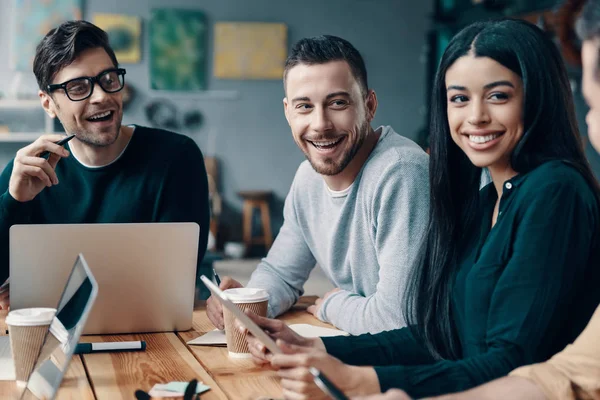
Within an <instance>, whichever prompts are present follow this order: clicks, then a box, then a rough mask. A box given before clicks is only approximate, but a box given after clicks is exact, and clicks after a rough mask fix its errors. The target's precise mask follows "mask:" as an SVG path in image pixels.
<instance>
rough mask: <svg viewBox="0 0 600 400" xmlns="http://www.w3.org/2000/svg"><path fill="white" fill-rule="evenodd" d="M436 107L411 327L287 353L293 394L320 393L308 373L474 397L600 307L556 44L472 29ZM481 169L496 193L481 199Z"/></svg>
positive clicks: (582, 172) (559, 345)
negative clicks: (427, 210)
mask: <svg viewBox="0 0 600 400" xmlns="http://www.w3.org/2000/svg"><path fill="white" fill-rule="evenodd" d="M431 110H432V115H431V118H432V119H431V127H432V130H431V136H430V137H431V157H430V175H429V179H430V185H431V208H430V223H429V226H428V230H427V238H426V241H425V244H424V246H423V248H422V252H421V261H422V265H421V267H420V268H415V269H414V270H413V272H412V276H411V279H410V282H409V286H408V290H407V294H406V302H405V306H406V310H405V312H406V315H407V316H408V322H409V324H408V327H407V328H402V329H397V330H392V331H387V332H382V333H379V334H375V335H362V336H354V337H343V338H340V337H337V338H321V340H319V341H315V342H311V343H308V344H307V343H303V342H302V341H297V342H296V343H293V344H294V345H295V347H283V348H282V349H283V350H284V351H283V353H284V354H277V355H274V356H273V357H272V358H270V362H271V364H273V365H275V366H278V367H280V368H281V371H280V372H279V375H280V376H281V377H282V378H283V379H282V385H283V387H284V388H286V389H287V390H288V391H292V392H300V393H302V394H303V395H305V396H306V395H307V394H310V393H312V392H311V391H312V390H313V389H314V385H312V384H311V383H307V382H308V381H307V379H306V377H309V374H308V373H307V371H306V369H307V367H311V366H314V367H316V368H317V369H319V370H320V371H322V372H323V373H324V374H325V375H326V376H327V377H328V378H329V379H331V380H332V381H333V383H334V384H336V385H338V386H339V387H340V388H341V389H342V390H344V391H345V392H346V394H348V395H359V394H368V393H374V392H378V391H385V390H387V389H389V388H401V389H404V390H405V391H406V392H408V394H409V395H411V396H414V397H418V398H420V397H424V396H429V395H437V394H442V393H448V392H456V391H459V390H464V389H468V388H471V387H473V386H476V385H479V384H482V383H484V382H487V381H489V380H492V379H495V378H497V377H500V376H503V375H506V374H508V373H509V372H510V371H511V370H512V369H514V368H517V367H519V366H521V365H524V364H528V363H532V362H537V361H541V360H546V359H547V358H549V357H550V356H551V355H552V354H554V353H556V352H558V351H560V350H562V349H563V348H564V347H565V346H566V345H567V344H568V343H570V342H572V341H573V340H574V339H575V338H576V337H577V335H579V333H581V331H582V330H583V328H584V327H585V325H586V323H587V321H588V320H589V318H590V316H591V315H592V313H593V311H594V309H595V308H596V307H597V305H598V303H599V302H600V292H599V291H598V290H597V287H598V285H600V270H599V269H598V268H597V266H598V264H599V263H600V191H599V189H598V185H597V182H596V181H595V179H594V177H593V175H592V173H591V171H590V168H589V166H588V163H587V161H586V159H585V157H584V154H583V149H582V145H581V138H580V136H579V132H578V129H577V124H576V122H575V117H574V107H573V100H572V96H571V90H570V86H569V81H568V79H567V75H566V71H565V67H564V65H563V63H562V60H561V57H560V54H559V52H558V50H557V48H556V46H555V45H554V43H552V41H551V40H550V39H549V38H548V37H547V36H546V35H545V34H544V33H543V32H542V31H541V30H540V29H539V28H537V27H536V26H535V25H532V24H529V23H527V22H524V21H516V20H502V21H491V22H478V23H475V24H472V25H470V26H468V27H467V28H465V29H464V30H462V31H461V32H459V33H458V34H457V35H456V36H455V37H454V38H453V39H452V40H451V41H450V43H449V45H448V47H447V49H446V51H445V52H444V55H443V57H442V59H441V62H440V65H439V68H438V71H437V74H436V78H435V82H434V91H433V97H432V108H431ZM482 167H487V168H488V169H489V171H490V173H491V176H492V180H493V183H491V184H489V185H487V186H486V187H484V188H483V189H481V190H480V188H479V184H480V177H481V172H482ZM286 331H287V328H286V327H281V328H280V329H279V331H277V332H274V331H271V332H272V333H273V334H274V335H275V336H277V337H280V338H286V337H288V338H289V337H290V336H289V335H287V333H288V332H286ZM286 335H287V336H286ZM323 346H324V347H325V349H326V351H327V353H328V354H325V353H323V352H322V351H319V349H322V348H323ZM306 347H312V348H309V349H308V350H307V349H306ZM255 355H256V356H257V357H260V354H258V353H257V354H255ZM340 361H341V362H340ZM342 362H344V363H348V364H354V365H360V366H361V367H356V366H351V365H346V364H343V363H342ZM365 365H366V366H369V365H372V366H376V367H362V366H365ZM290 397H291V396H290ZM311 398H312V397H311Z"/></svg>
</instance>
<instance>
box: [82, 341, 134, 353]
mask: <svg viewBox="0 0 600 400" xmlns="http://www.w3.org/2000/svg"><path fill="white" fill-rule="evenodd" d="M136 350H146V342H145V341H143V340H136V341H133V342H97V343H77V347H75V354H90V353H99V352H108V351H136Z"/></svg>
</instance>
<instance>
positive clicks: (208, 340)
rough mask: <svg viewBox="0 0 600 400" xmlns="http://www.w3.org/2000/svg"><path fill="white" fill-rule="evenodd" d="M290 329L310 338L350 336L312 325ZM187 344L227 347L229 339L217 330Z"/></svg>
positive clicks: (292, 326)
mask: <svg viewBox="0 0 600 400" xmlns="http://www.w3.org/2000/svg"><path fill="white" fill-rule="evenodd" d="M290 328H292V329H293V330H294V331H295V332H296V333H297V334H299V335H302V336H304V337H309V338H314V337H319V336H323V337H330V336H348V333H347V332H344V331H341V330H339V329H332V328H321V327H319V326H315V325H310V324H292V325H290ZM187 344H191V345H196V346H226V345H227V339H226V338H225V331H221V330H218V329H215V330H213V331H210V332H207V333H205V334H204V335H202V336H198V337H197V338H196V339H192V340H190V341H189V342H187Z"/></svg>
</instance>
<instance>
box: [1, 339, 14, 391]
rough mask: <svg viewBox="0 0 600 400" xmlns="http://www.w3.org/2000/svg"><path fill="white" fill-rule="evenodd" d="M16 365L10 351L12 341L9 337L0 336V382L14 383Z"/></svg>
mask: <svg viewBox="0 0 600 400" xmlns="http://www.w3.org/2000/svg"><path fill="white" fill-rule="evenodd" d="M15 379H16V378H15V364H14V363H13V359H12V352H11V351H10V339H9V337H8V336H0V381H14V380H15Z"/></svg>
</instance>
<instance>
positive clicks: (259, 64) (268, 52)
mask: <svg viewBox="0 0 600 400" xmlns="http://www.w3.org/2000/svg"><path fill="white" fill-rule="evenodd" d="M286 57H287V26H286V25H285V24H277V23H254V22H243V23H239V22H221V23H217V24H216V25H215V56H214V71H215V72H214V73H215V76H216V77H217V78H230V79H281V78H282V76H283V67H284V64H285V58H286Z"/></svg>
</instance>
